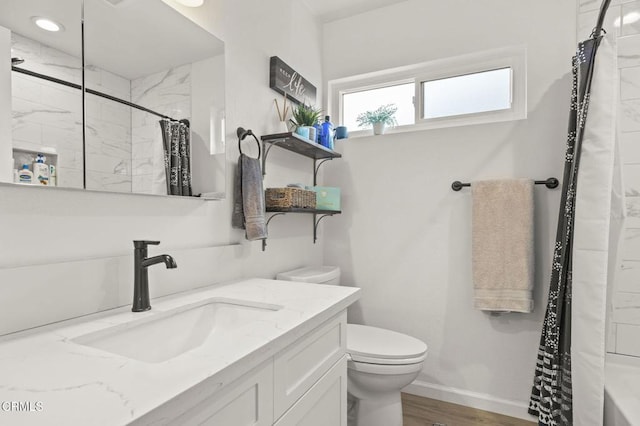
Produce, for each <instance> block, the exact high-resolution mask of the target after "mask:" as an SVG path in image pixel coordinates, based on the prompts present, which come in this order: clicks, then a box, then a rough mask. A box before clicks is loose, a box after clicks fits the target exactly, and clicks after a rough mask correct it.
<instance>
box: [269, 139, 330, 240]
mask: <svg viewBox="0 0 640 426" xmlns="http://www.w3.org/2000/svg"><path fill="white" fill-rule="evenodd" d="M261 139H262V174H263V175H265V174H266V162H267V156H268V155H269V151H271V148H273V147H274V146H279V147H280V148H283V149H286V150H288V151H291V152H295V153H296V154H299V155H302V156H304V157H308V158H311V159H313V185H314V186H315V185H317V178H318V170H319V169H320V166H321V165H322V164H323V163H325V162H326V161H329V160H333V159H334V158H341V157H342V154H340V153H338V152H335V151H333V150H331V149H329V148H326V147H324V146H322V145H319V144H317V143H314V142H312V141H311V140H309V139H306V138H303V137H301V136H299V135H297V134H295V133H292V132H287V133H276V134H273V135H264V136H262V137H261ZM266 212H267V213H272V214H271V216H270V217H269V218H268V219H267V227H268V226H269V222H271V220H272V219H273V218H274V217H276V216H283V215H285V214H288V213H304V214H312V215H313V243H314V244H315V242H316V241H317V239H318V224H319V223H320V221H321V220H322V219H324V218H325V217H327V216H333V215H336V214H340V213H342V212H341V211H340V210H318V209H304V208H273V207H267V209H266ZM266 247H267V240H266V239H265V240H262V251H264V250H265V248H266Z"/></svg>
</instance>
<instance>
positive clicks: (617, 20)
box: [578, 0, 640, 357]
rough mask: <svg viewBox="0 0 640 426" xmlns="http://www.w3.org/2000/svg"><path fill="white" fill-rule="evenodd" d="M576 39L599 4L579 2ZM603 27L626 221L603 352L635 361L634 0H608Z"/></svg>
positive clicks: (639, 189)
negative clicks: (610, 52) (609, 50)
mask: <svg viewBox="0 0 640 426" xmlns="http://www.w3.org/2000/svg"><path fill="white" fill-rule="evenodd" d="M578 3H579V11H578V13H579V14H578V40H582V39H584V38H586V37H588V36H589V34H590V33H591V30H592V28H593V26H595V22H596V20H597V16H598V10H599V8H600V4H601V0H579V2H578ZM605 29H606V30H607V31H608V32H609V33H610V34H611V32H613V33H614V34H615V35H616V37H617V42H618V67H619V69H620V105H619V117H620V118H619V120H620V121H619V130H620V144H621V149H620V150H621V156H622V163H623V174H624V180H625V192H626V195H627V201H626V202H627V214H628V217H627V221H626V229H625V233H624V242H623V245H622V253H621V258H622V266H621V269H620V270H619V271H618V274H617V277H616V282H615V284H614V289H613V292H612V298H611V301H610V316H609V329H610V333H609V342H608V345H607V346H608V347H607V350H608V351H609V352H614V353H619V354H624V355H632V356H638V357H640V1H638V0H636V1H629V0H612V2H611V6H610V8H609V12H608V13H607V17H606V20H605Z"/></svg>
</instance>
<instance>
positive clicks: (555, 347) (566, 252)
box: [529, 37, 602, 425]
mask: <svg viewBox="0 0 640 426" xmlns="http://www.w3.org/2000/svg"><path fill="white" fill-rule="evenodd" d="M601 40H602V37H594V38H591V39H589V40H587V41H584V42H582V43H580V44H579V45H578V51H577V52H576V56H575V57H574V58H573V89H572V94H571V109H570V113H569V132H568V137H567V150H566V157H565V167H564V178H563V184H562V200H561V203H560V213H559V218H558V229H557V234H556V244H555V249H554V252H553V264H552V270H551V284H550V287H549V300H548V303H547V310H546V314H545V318H544V323H543V325H542V333H541V336H540V347H539V349H538V359H537V362H536V368H535V375H534V381H533V382H534V383H533V388H532V390H531V398H530V400H529V413H530V414H533V415H535V416H538V422H539V424H540V425H571V424H573V416H572V409H573V403H572V388H571V284H572V265H571V262H572V260H571V259H572V253H573V227H574V217H575V196H576V187H577V178H578V168H579V166H580V151H581V146H582V139H583V133H584V126H585V122H586V119H587V112H588V109H589V93H590V90H591V80H592V76H593V69H594V62H595V56H596V51H597V48H598V46H599V44H600V41H601Z"/></svg>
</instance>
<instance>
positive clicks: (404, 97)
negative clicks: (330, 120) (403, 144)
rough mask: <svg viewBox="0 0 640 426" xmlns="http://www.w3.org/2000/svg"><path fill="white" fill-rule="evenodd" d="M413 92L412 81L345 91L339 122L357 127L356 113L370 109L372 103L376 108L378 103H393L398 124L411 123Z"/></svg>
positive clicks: (413, 120) (350, 127)
mask: <svg viewBox="0 0 640 426" xmlns="http://www.w3.org/2000/svg"><path fill="white" fill-rule="evenodd" d="M414 92H415V84H414V83H413V82H411V83H402V84H393V85H391V86H386V87H378V88H374V89H365V90H358V91H354V92H346V93H344V94H343V95H342V120H341V121H340V122H341V123H342V125H343V126H347V128H349V129H357V128H358V124H357V122H356V118H357V117H358V114H360V113H362V112H364V111H367V110H369V109H372V108H371V106H372V105H376V107H374V108H377V107H378V106H380V105H386V104H395V105H396V106H397V107H398V111H396V121H397V122H398V125H399V126H404V125H407V124H413V123H415V115H416V113H415V107H414V106H413V95H414Z"/></svg>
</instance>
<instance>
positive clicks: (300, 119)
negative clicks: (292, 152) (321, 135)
mask: <svg viewBox="0 0 640 426" xmlns="http://www.w3.org/2000/svg"><path fill="white" fill-rule="evenodd" d="M291 116H292V117H291V119H290V120H289V121H291V123H292V124H293V125H294V126H295V128H296V133H297V134H299V135H300V136H302V137H304V138H308V139H311V140H312V141H314V142H315V140H316V138H315V136H316V129H315V128H314V127H313V125H314V124H316V123H317V122H318V120H319V119H320V117H321V116H322V110H320V109H317V108H314V107H312V106H311V105H306V104H302V103H301V104H298V106H297V107H295V108H294V109H293V111H292V112H291Z"/></svg>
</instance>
